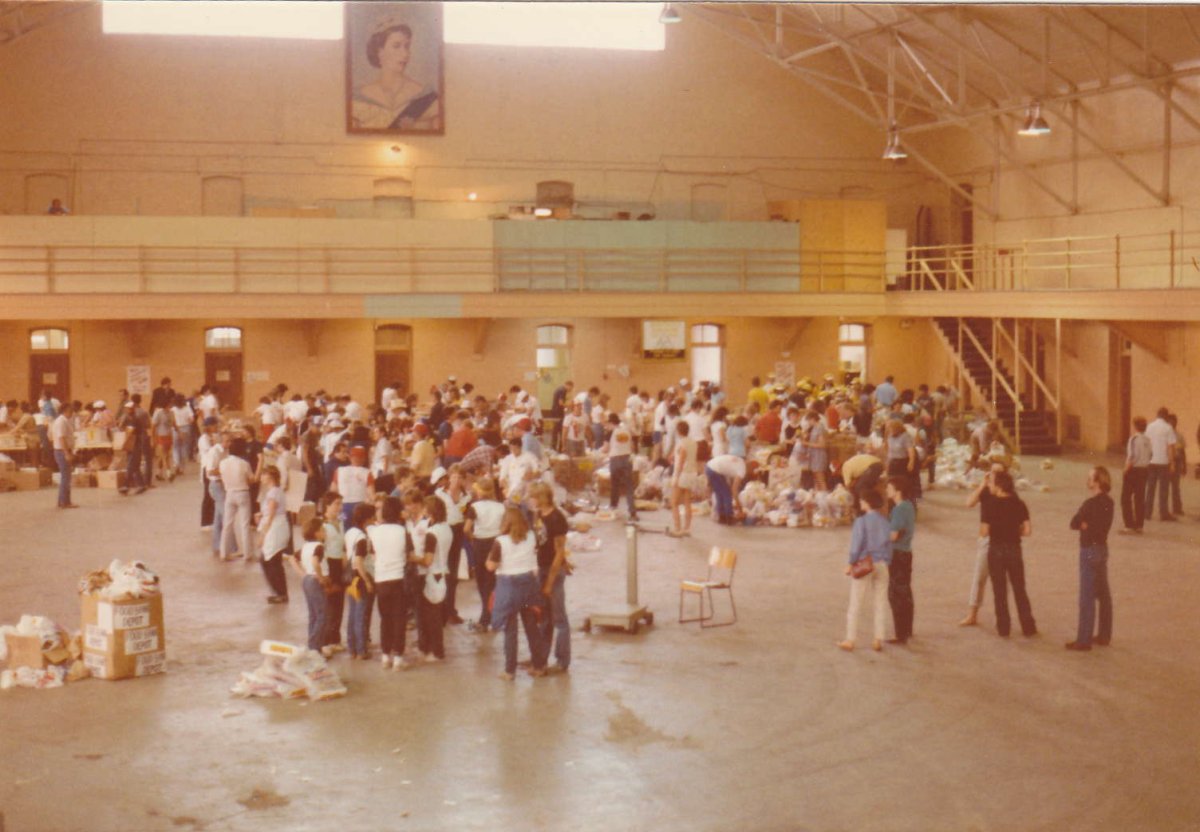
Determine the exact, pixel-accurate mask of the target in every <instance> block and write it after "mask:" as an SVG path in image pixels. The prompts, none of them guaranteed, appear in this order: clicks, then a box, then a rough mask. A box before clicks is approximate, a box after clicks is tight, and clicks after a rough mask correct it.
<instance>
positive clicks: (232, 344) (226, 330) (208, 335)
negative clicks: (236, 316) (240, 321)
mask: <svg viewBox="0 0 1200 832" xmlns="http://www.w3.org/2000/svg"><path fill="white" fill-rule="evenodd" d="M204 348H205V349H206V350H240V349H241V348H242V330H241V328H240V327H236V326H214V327H210V328H209V329H206V330H205V331H204Z"/></svg>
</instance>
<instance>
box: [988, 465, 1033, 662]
mask: <svg viewBox="0 0 1200 832" xmlns="http://www.w3.org/2000/svg"><path fill="white" fill-rule="evenodd" d="M991 491H992V496H993V497H994V498H995V499H993V500H991V501H990V502H989V503H988V504H987V508H986V509H985V510H984V517H983V528H984V529H986V532H987V537H988V540H989V543H988V572H989V573H990V575H991V578H992V596H993V598H994V599H995V602H996V632H997V633H999V634H1000V636H1001V637H1002V638H1008V634H1009V630H1010V629H1011V628H1012V619H1011V617H1010V615H1009V611H1008V585H1009V584H1010V583H1011V584H1012V590H1013V600H1014V601H1016V604H1017V617H1018V618H1019V619H1020V622H1021V632H1022V633H1024V634H1025V636H1026V637H1030V636H1035V635H1037V622H1036V621H1034V619H1033V608H1032V607H1031V606H1030V604H1029V595H1028V594H1026V592H1025V562H1024V560H1023V559H1022V554H1021V538H1022V537H1029V535H1030V534H1032V532H1033V527H1032V524H1031V523H1030V520H1029V509H1028V507H1026V505H1025V503H1024V501H1023V500H1022V499H1021V498H1020V497H1018V496H1017V495H1016V489H1015V487H1014V485H1013V478H1012V474H1010V473H1009V472H1008V471H1000V472H998V473H994V474H992V485H991Z"/></svg>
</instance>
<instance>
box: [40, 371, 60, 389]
mask: <svg viewBox="0 0 1200 832" xmlns="http://www.w3.org/2000/svg"><path fill="white" fill-rule="evenodd" d="M42 384H45V385H46V386H48V387H53V386H54V385H55V384H58V373H42Z"/></svg>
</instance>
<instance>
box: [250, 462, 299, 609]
mask: <svg viewBox="0 0 1200 832" xmlns="http://www.w3.org/2000/svg"><path fill="white" fill-rule="evenodd" d="M279 479H280V475H279V469H278V468H276V467H275V466H274V465H267V466H265V467H264V468H263V472H262V480H263V487H264V489H265V490H266V494H265V495H263V502H262V513H261V514H260V515H259V518H258V532H259V535H260V536H261V537H262V548H261V550H260V551H261V553H262V571H263V575H264V576H265V577H266V579H267V586H268V587H269V588H270V590H271V594H270V595H268V596H267V603H268V604H286V603H287V600H288V585H287V573H286V572H284V569H283V554H284V551H285V550H286V549H287V548H288V544H289V543H290V542H291V536H292V535H291V530H292V527H291V524H290V523H288V519H287V512H286V508H287V506H286V503H285V501H284V497H283V489H282V488H280V487H279Z"/></svg>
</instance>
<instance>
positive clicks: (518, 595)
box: [485, 506, 548, 682]
mask: <svg viewBox="0 0 1200 832" xmlns="http://www.w3.org/2000/svg"><path fill="white" fill-rule="evenodd" d="M536 543H537V540H536V538H535V537H534V535H533V533H532V532H531V531H530V529H529V524H528V523H527V521H526V520H525V515H524V513H523V512H522V511H521V510H520V509H519V508H517V507H516V506H509V507H508V508H506V509H505V511H504V523H503V525H502V526H501V535H500V536H499V537H497V538H496V541H495V543H493V544H492V551H491V553H490V554H489V555H488V559H487V563H486V564H485V568H487V569H490V570H492V571H493V572H495V573H496V592H495V596H494V597H495V604H494V608H493V610H492V629H493V630H503V631H504V672H503V673H501V674H500V678H501V679H504V680H505V681H508V682H511V681H512V680H513V679H515V678H516V675H517V622H518V619H519V620H520V623H521V626H523V627H524V628H525V639H526V641H528V642H529V655H530V657H531V658H532V660H533V667H532V668H531V669H530V671H529V675H530V676H545V675H546V655H547V653H548V651H546V650H545V649H544V648H543V646H542V631H541V629H540V628H539V626H538V622H537V613H536V612H535V609H540V608H542V607H543V604H542V596H541V584H539V583H538V577H537V549H536Z"/></svg>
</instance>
